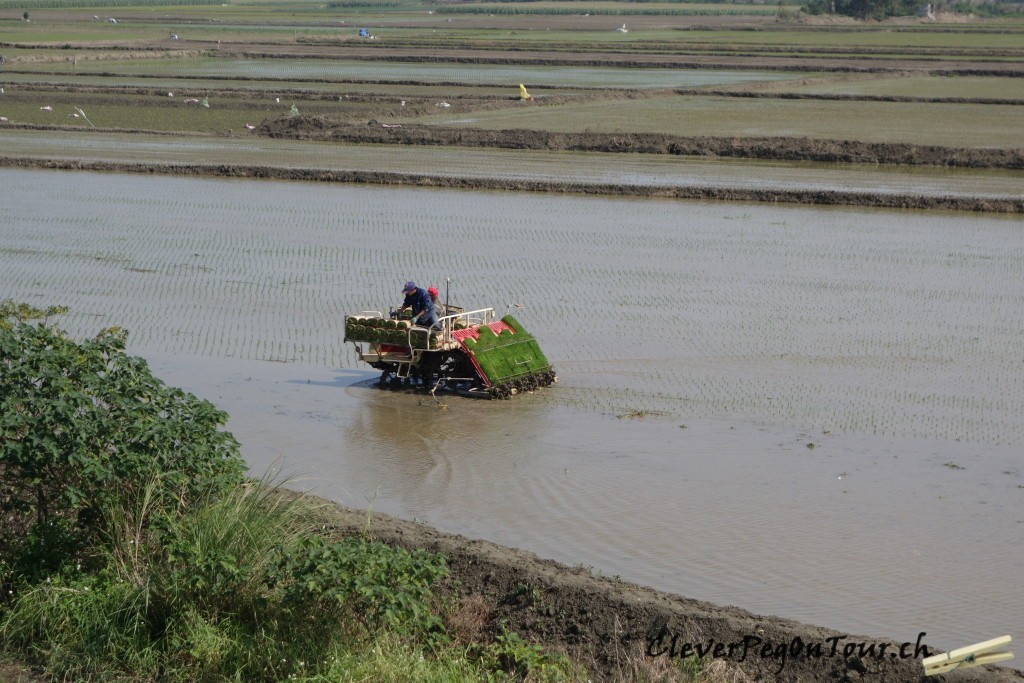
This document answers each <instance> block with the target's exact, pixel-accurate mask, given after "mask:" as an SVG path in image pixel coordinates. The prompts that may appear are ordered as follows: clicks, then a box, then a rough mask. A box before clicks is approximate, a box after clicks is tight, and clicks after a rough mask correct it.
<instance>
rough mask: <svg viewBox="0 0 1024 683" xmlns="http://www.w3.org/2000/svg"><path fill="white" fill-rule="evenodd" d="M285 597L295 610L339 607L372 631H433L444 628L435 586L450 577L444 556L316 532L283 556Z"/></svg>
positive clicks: (282, 577) (282, 576) (282, 568)
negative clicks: (435, 608) (331, 538)
mask: <svg viewBox="0 0 1024 683" xmlns="http://www.w3.org/2000/svg"><path fill="white" fill-rule="evenodd" d="M281 572H282V574H281V580H282V581H283V582H284V585H285V600H286V602H288V603H291V604H293V605H294V606H295V607H296V608H297V609H308V607H309V605H310V604H311V603H312V604H315V605H318V606H319V607H320V608H337V609H340V610H342V611H343V612H344V613H345V614H347V615H350V616H352V617H355V618H356V619H357V620H359V621H360V622H362V624H363V625H364V626H365V627H366V628H367V629H369V630H376V629H379V628H382V627H386V628H388V629H390V630H395V631H400V632H410V633H412V632H418V633H421V634H423V633H430V632H438V631H439V630H440V629H441V622H440V620H439V618H438V617H437V615H435V614H434V612H433V610H432V605H431V602H432V598H433V594H432V586H433V585H434V583H435V582H436V581H438V580H439V579H441V578H443V577H445V576H447V574H448V567H447V565H446V563H445V560H444V557H443V556H441V555H436V554H433V553H428V552H426V551H424V550H413V551H408V550H404V549H402V548H396V547H393V546H389V545H387V544H385V543H379V542H374V541H368V540H365V539H362V538H351V537H350V538H345V539H343V540H341V541H337V542H331V541H328V540H327V539H324V538H321V537H317V536H312V537H306V538H304V539H302V541H301V542H300V543H299V544H298V545H297V546H296V547H294V548H290V549H288V551H287V552H286V553H285V554H284V555H283V556H282V562H281Z"/></svg>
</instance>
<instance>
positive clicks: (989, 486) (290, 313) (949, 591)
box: [0, 171, 1024, 646]
mask: <svg viewBox="0 0 1024 683" xmlns="http://www.w3.org/2000/svg"><path fill="white" fill-rule="evenodd" d="M111 179H116V182H111ZM0 180H3V181H4V186H5V187H6V188H8V190H9V192H7V193H5V204H4V206H3V207H2V209H0V284H2V285H3V292H4V295H5V296H12V297H14V298H16V299H21V300H27V301H30V302H32V303H38V304H51V303H61V304H67V305H69V306H71V308H72V311H73V313H72V315H71V316H69V317H68V318H67V319H66V321H65V322H66V326H67V327H68V329H69V330H71V331H72V332H73V333H74V334H76V335H81V334H86V333H90V332H95V331H96V330H97V329H99V328H101V327H103V326H106V325H112V324H120V325H123V326H124V327H125V328H127V329H128V330H129V331H130V332H131V336H130V342H131V344H132V347H131V348H132V351H133V352H134V353H138V354H140V355H144V356H146V357H147V358H149V359H150V360H151V363H152V365H153V368H154V370H155V372H156V373H157V375H158V376H160V377H163V378H165V379H166V381H168V382H169V383H171V384H174V385H179V386H183V387H185V388H187V389H189V390H191V391H194V392H196V393H198V394H199V395H201V396H203V397H204V398H208V399H210V400H211V401H213V402H214V403H216V404H217V405H218V406H220V407H222V408H223V409H225V410H226V411H228V413H229V414H230V415H231V416H232V418H231V422H230V425H229V428H230V429H231V430H232V431H233V432H235V434H236V435H237V436H238V437H239V439H240V441H241V442H242V444H243V449H244V451H243V452H244V455H245V457H246V459H247V460H248V461H249V462H250V464H251V465H252V467H253V470H254V471H255V472H262V471H264V470H265V469H267V468H270V467H282V468H283V470H284V472H286V473H288V474H291V475H294V476H295V477H296V479H295V481H294V485H295V486H297V487H305V488H311V489H313V490H315V491H316V492H318V493H319V494H320V495H323V496H325V497H328V498H330V499H333V500H337V501H339V502H342V503H345V504H348V505H353V506H362V507H368V506H372V508H373V509H375V510H379V511H382V512H387V513H393V514H396V515H399V516H402V517H406V518H413V517H416V518H419V519H421V520H424V521H427V522H429V523H432V524H434V525H436V526H438V527H440V528H442V529H444V530H447V531H453V532H458V533H463V534H467V535H470V536H477V537H484V538H488V539H491V540H494V541H497V542H500V543H505V544H508V545H513V546H519V547H523V548H527V549H529V550H533V551H535V552H537V553H538V554H540V555H542V556H545V557H551V558H555V559H558V560H561V561H563V562H566V563H568V564H584V565H589V566H593V567H594V569H595V571H600V572H602V573H604V574H606V575H614V574H618V575H620V576H622V577H623V578H626V579H629V580H633V581H637V582H640V583H644V584H648V585H652V586H655V587H657V588H661V589H666V590H670V591H675V592H679V593H682V594H685V595H687V596H690V597H695V598H701V599H706V600H711V601H714V602H720V603H728V604H735V605H738V606H741V607H744V608H747V609H750V610H752V611H755V612H762V613H775V614H779V615H783V616H787V617H792V618H797V619H802V620H806V621H810V622H815V623H819V624H822V625H826V626H832V627H835V628H839V629H843V630H848V631H850V632H855V633H864V634H871V635H878V636H889V637H892V638H895V639H897V640H901V641H902V640H913V639H914V638H915V637H916V635H917V633H918V632H920V631H927V632H928V634H929V637H928V641H929V642H931V643H935V644H936V645H945V646H956V645H958V644H963V643H970V642H976V641H981V640H985V639H986V638H989V637H992V636H993V635H996V634H1001V633H1004V632H1011V631H1012V630H1013V629H1014V628H1015V626H1016V625H1017V624H1019V615H1020V614H1021V613H1022V612H1024V594H1022V593H1021V592H1020V591H1016V590H1015V587H1016V582H1018V580H1019V575H1020V571H1019V567H1020V566H1024V550H1022V548H1024V544H1022V540H1024V506H1022V495H1024V488H1022V486H1024V466H1022V464H1021V460H1020V454H1019V447H1020V445H1021V444H1022V443H1024V420H1022V417H1021V416H1022V415H1024V366H1022V364H1021V362H1020V359H1021V358H1022V357H1024V338H1022V336H1021V334H1020V330H1021V328H1022V324H1024V320H1022V317H1024V277H1021V275H1022V272H1021V271H1022V269H1024V238H1022V236H1021V231H1020V221H1019V219H1016V218H1002V217H990V216H985V217H979V216H961V215H956V214H915V213H905V212H882V211H858V210H819V209H803V208H778V207H768V206H758V205H730V204H715V205H709V204H701V203H696V202H668V201H665V202H662V201H644V202H640V201H629V200H611V199H591V198H579V197H574V198H569V197H538V196H523V195H517V194H514V193H474V192H452V191H443V192H440V191H427V190H405V189H393V188H354V187H334V186H332V187H324V186H310V185H302V184H287V183H255V182H224V181H209V180H186V179H167V178H162V179H151V178H142V177H125V176H113V175H110V176H107V175H100V174H78V173H76V174H69V173H64V174H61V173H43V172H14V171H0ZM157 183H159V185H157ZM41 206H42V207H46V210H45V213H42V212H40V210H39V207H41ZM450 271H455V272H456V273H457V276H456V285H457V291H459V292H460V293H461V294H462V295H463V297H466V298H463V299H459V300H457V301H456V303H460V304H470V305H487V304H491V305H495V306H497V307H498V308H499V312H502V313H503V312H504V310H505V306H507V305H508V303H510V302H527V307H526V309H525V310H524V311H523V321H524V324H526V326H527V327H528V328H529V329H530V330H531V332H534V333H535V334H536V335H537V336H538V338H539V339H540V340H541V343H542V346H543V348H544V350H545V352H546V353H547V354H548V356H549V358H550V359H551V360H552V362H553V364H554V365H555V367H556V368H557V370H558V372H559V375H560V377H561V382H560V383H559V384H558V385H557V387H555V388H553V389H551V390H545V391H542V392H539V393H537V394H535V395H525V396H520V397H517V398H516V399H515V400H513V401H500V402H489V401H475V400H470V399H459V398H449V399H446V400H447V403H448V407H447V408H440V407H439V406H438V405H437V404H436V403H435V402H434V401H433V400H432V399H431V398H430V397H429V396H426V397H421V396H415V395H407V394H402V393H393V392H386V391H380V390H376V389H373V388H370V387H369V386H367V382H369V381H372V379H373V378H374V373H372V372H369V371H367V369H366V368H365V367H361V366H360V365H359V364H358V363H357V362H356V361H355V359H354V357H353V355H352V354H351V351H350V349H348V348H345V347H344V345H343V343H342V341H341V339H342V329H341V328H342V325H343V319H344V314H345V313H346V312H348V311H352V310H359V309H362V308H366V307H368V306H376V307H381V306H384V307H386V306H387V305H389V304H396V303H398V298H399V293H398V291H397V290H398V289H399V288H400V283H401V282H404V281H405V280H407V279H409V278H410V277H415V278H417V279H424V278H428V279H429V278H432V277H436V278H437V279H438V280H440V279H441V278H442V277H443V275H444V274H445V273H446V272H450ZM421 274H422V276H421ZM432 274H434V275H432ZM469 293H472V295H473V296H472V297H471V298H472V299H473V300H472V301H469V300H467V298H469V297H468V294H469ZM595 305H599V306H598V309H597V310H598V312H597V313H595ZM993 593H997V594H998V595H999V596H1000V597H999V599H998V600H994V601H993V600H991V596H992V595H993Z"/></svg>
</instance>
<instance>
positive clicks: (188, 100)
mask: <svg viewBox="0 0 1024 683" xmlns="http://www.w3.org/2000/svg"><path fill="white" fill-rule="evenodd" d="M185 104H199V100H197V99H196V98H194V97H190V98H188V99H187V100H185Z"/></svg>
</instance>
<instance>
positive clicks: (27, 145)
mask: <svg viewBox="0 0 1024 683" xmlns="http://www.w3.org/2000/svg"><path fill="white" fill-rule="evenodd" d="M0 149H2V150H3V154H4V156H7V157H12V158H30V159H37V158H42V159H67V160H81V161H87V162H88V161H92V162H110V163H139V162H145V163H150V164H211V165H212V164H237V165H248V166H260V165H264V164H268V163H273V164H274V165H276V166H283V167H286V168H294V169H324V170H356V171H369V172H392V171H394V170H395V169H401V170H402V171H403V172H405V173H409V174H424V175H430V176H437V177H449V178H476V179H500V180H530V181H539V182H550V183H581V184H586V183H603V184H609V185H626V186H640V187H660V188H675V187H709V188H710V187H728V188H739V189H748V190H764V189H772V190H782V191H801V190H814V191H825V192H830V191H846V192H861V193H878V194H889V195H906V196H925V197H980V198H991V199H1013V200H1020V199H1024V171H1019V170H1006V169H976V168H958V167H953V168H950V167H940V166H899V165H895V164H894V165H889V166H885V165H878V164H873V165H865V164H822V163H813V162H799V161H759V160H752V159H729V158H700V157H682V156H674V155H666V154H620V153H600V152H557V151H546V150H517V149H486V148H468V147H443V148H437V147H434V146H418V145H393V146H391V145H362V144H360V145H346V144H340V143H332V144H324V143H323V142H319V141H304V140H290V139H273V138H265V137H256V136H253V137H246V138H207V137H195V138H192V139H188V138H174V139H172V138H169V137H168V136H166V135H142V134H135V133H132V134H117V133H91V134H89V135H88V136H83V135H81V134H80V133H78V132H74V131H53V130H48V131H29V130H0ZM823 169H824V170H825V171H827V172H826V173H823V172H822V171H823Z"/></svg>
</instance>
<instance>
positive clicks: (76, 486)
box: [0, 301, 245, 572]
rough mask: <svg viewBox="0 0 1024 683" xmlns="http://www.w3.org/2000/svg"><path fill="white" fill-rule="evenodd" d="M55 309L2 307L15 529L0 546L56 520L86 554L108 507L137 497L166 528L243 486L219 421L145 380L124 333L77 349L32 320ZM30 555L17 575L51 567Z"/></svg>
mask: <svg viewBox="0 0 1024 683" xmlns="http://www.w3.org/2000/svg"><path fill="white" fill-rule="evenodd" d="M54 311H59V309H48V311H39V310H37V309H31V308H30V307H24V306H19V305H17V304H13V303H12V302H9V301H8V302H3V304H2V307H0V315H2V316H3V317H2V318H0V319H2V320H3V324H2V325H0V515H3V517H4V519H18V520H20V521H21V522H22V523H21V524H5V525H4V528H3V529H2V530H0V537H3V538H0V541H7V542H8V543H10V542H12V541H15V540H18V539H20V540H22V541H25V540H26V539H29V538H30V534H31V533H35V534H36V535H37V536H39V537H42V536H43V535H45V534H47V533H50V532H49V529H50V528H51V526H52V525H53V524H57V523H58V522H60V523H63V524H68V525H70V527H68V528H74V529H77V531H78V532H79V534H80V539H79V540H80V542H81V543H82V544H83V545H82V547H85V544H86V543H91V542H92V541H93V540H95V539H96V538H97V537H98V536H99V535H101V534H102V533H103V531H104V529H105V526H106V522H105V518H104V511H105V510H111V509H123V508H128V509H139V508H140V506H142V501H143V499H144V498H146V499H148V503H147V504H146V505H145V506H144V507H145V508H146V510H147V511H148V514H149V516H150V521H151V522H153V521H155V522H157V523H158V524H166V523H168V521H169V520H170V519H171V518H173V516H175V515H177V514H179V513H180V512H181V510H183V509H184V508H185V507H186V506H187V505H188V504H189V502H190V501H192V500H195V499H197V498H199V497H202V496H206V495H209V494H211V493H216V492H220V491H224V490H227V489H228V488H230V487H232V486H237V485H238V484H239V483H241V482H242V480H243V475H244V472H245V464H244V462H243V461H242V460H241V458H240V457H239V455H238V443H237V441H235V439H234V437H233V436H232V435H231V434H229V433H227V432H224V431H221V430H220V429H219V428H220V426H222V425H223V424H224V422H225V421H226V419H227V415H226V414H225V413H224V412H222V411H220V410H217V409H216V408H215V407H214V406H213V404H211V403H209V402H208V401H202V400H200V399H198V398H196V397H195V396H193V395H192V394H188V393H185V392H184V391H182V390H180V389H176V388H172V387H168V386H166V385H165V384H164V383H163V382H162V381H160V380H159V379H157V378H156V377H154V376H153V375H152V374H151V373H150V371H149V367H148V366H147V364H146V362H145V361H144V360H143V359H141V358H136V357H132V356H129V355H127V354H126V353H125V351H124V348H125V337H126V334H125V333H124V332H123V331H122V330H120V329H117V328H112V329H107V330H103V331H101V332H100V333H99V334H98V335H97V336H96V337H95V338H93V339H86V340H85V341H82V342H75V341H73V340H72V339H70V338H69V337H68V336H67V335H66V334H65V333H64V332H62V331H61V330H60V329H59V328H57V327H55V326H53V325H51V324H49V323H48V322H47V321H46V320H45V319H44V320H38V319H39V318H45V317H46V313H49V312H54ZM32 319H35V322H30V320H32ZM33 530H34V531H33ZM5 545H6V544H5ZM58 550H59V551H60V553H61V554H62V555H66V553H67V552H68V550H69V548H68V546H67V544H63V545H62V547H60V548H59V549H58V548H56V547H50V552H52V553H57V551H58ZM2 552H3V551H0V553H2ZM33 557H34V558H35V560H36V568H35V569H32V568H31V567H25V568H24V569H25V570H26V571H29V572H31V571H35V570H38V569H39V567H40V566H41V565H39V562H43V564H46V562H49V561H44V560H45V558H43V557H41V556H39V554H38V553H36V554H35V555H33ZM51 559H52V562H49V563H50V564H53V562H57V561H58V560H59V558H58V557H54V558H51Z"/></svg>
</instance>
